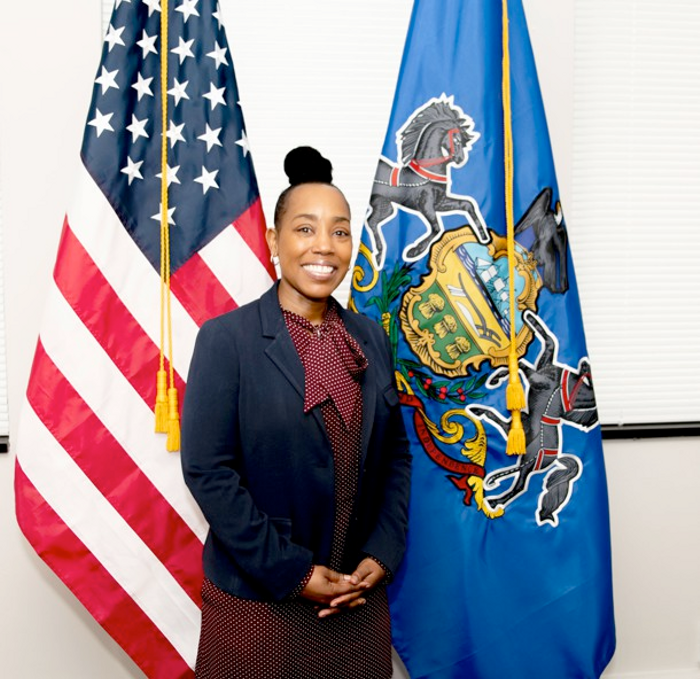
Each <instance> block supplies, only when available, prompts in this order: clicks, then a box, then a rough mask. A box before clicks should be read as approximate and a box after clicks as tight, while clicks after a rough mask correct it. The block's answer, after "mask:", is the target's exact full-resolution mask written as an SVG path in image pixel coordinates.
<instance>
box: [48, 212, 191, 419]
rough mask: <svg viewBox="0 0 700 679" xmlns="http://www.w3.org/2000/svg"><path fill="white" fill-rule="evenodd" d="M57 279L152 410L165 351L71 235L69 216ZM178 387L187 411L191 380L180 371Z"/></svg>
mask: <svg viewBox="0 0 700 679" xmlns="http://www.w3.org/2000/svg"><path fill="white" fill-rule="evenodd" d="M54 279H55V281H56V285H57V286H58V288H59V290H60V291H61V293H62V294H63V296H64V297H65V299H66V301H67V302H68V303H69V304H70V306H71V307H72V308H73V311H75V313H76V314H77V315H78V317H79V318H80V320H81V321H82V322H83V324H84V325H85V326H86V327H87V329H88V330H89V331H90V332H91V333H92V335H93V336H94V337H95V339H96V340H97V341H98V342H99V343H100V346H101V347H102V348H103V349H104V350H105V352H107V354H108V355H109V357H110V358H111V359H112V361H113V362H114V364H115V365H116V366H117V367H118V368H119V370H120V371H121V372H122V374H123V375H124V377H126V379H127V380H129V383H130V384H131V386H132V387H133V388H134V389H135V390H136V391H137V392H138V394H139V395H140V396H141V398H142V399H143V400H144V401H145V402H146V403H147V404H148V406H149V407H151V408H152V407H153V406H154V404H155V399H156V372H157V371H158V366H159V358H160V350H159V349H158V346H157V345H156V344H154V343H153V341H152V340H151V338H150V337H149V336H148V335H147V334H146V333H145V332H144V330H143V328H142V327H141V326H140V325H139V323H138V322H137V321H136V319H135V318H134V317H133V315H132V314H131V312H130V311H129V310H128V309H127V308H126V306H125V305H124V303H123V302H122V301H121V299H119V296H118V295H117V294H116V292H115V291H114V289H113V288H112V286H111V285H110V284H109V282H108V281H107V279H106V278H105V277H104V276H103V275H102V272H101V271H100V270H99V268H98V267H97V265H96V264H95V262H94V261H93V260H92V258H91V257H90V255H89V254H88V253H87V251H86V250H85V248H83V246H82V244H81V243H80V241H78V239H77V238H76V236H75V234H74V233H73V232H72V231H71V228H70V224H69V223H68V218H67V217H66V220H65V222H64V224H63V233H62V234H61V242H60V245H59V248H58V255H57V257H56V268H55V270H54ZM175 386H176V387H177V389H178V392H179V396H180V398H179V403H180V406H181V407H182V401H183V394H184V391H185V382H184V380H183V379H182V378H181V377H180V376H179V375H178V374H177V373H175Z"/></svg>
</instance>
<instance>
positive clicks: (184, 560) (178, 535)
mask: <svg viewBox="0 0 700 679" xmlns="http://www.w3.org/2000/svg"><path fill="white" fill-rule="evenodd" d="M27 398H28V400H29V403H30V404H31V406H32V408H33V409H34V411H35V412H36V414H37V416H38V417H39V419H40V420H41V421H42V422H43V423H44V425H45V426H46V428H47V429H48V430H49V431H50V432H51V434H53V436H54V438H55V439H56V440H57V441H58V443H59V444H60V445H61V447H62V448H64V450H65V451H66V452H67V453H68V454H69V455H70V456H71V458H72V459H73V460H74V461H75V462H76V464H77V465H78V466H79V467H80V469H81V470H82V471H83V473H84V474H85V475H86V476H87V477H88V478H89V479H90V481H91V482H92V483H93V484H94V485H95V487H96V488H97V489H98V490H99V491H100V493H102V495H104V497H105V499H106V500H107V501H108V502H109V503H110V504H111V505H112V506H113V507H114V508H115V509H116V510H117V512H119V514H120V515H121V517H122V518H123V519H124V520H125V521H126V522H127V523H128V524H129V525H130V526H131V528H132V529H133V530H134V532H135V533H136V534H137V535H138V536H139V537H140V538H141V540H143V542H144V543H145V544H146V545H147V546H148V547H149V549H150V550H151V551H152V552H153V553H154V554H155V555H156V556H157V557H158V558H159V559H160V560H161V562H162V563H163V565H164V566H165V567H166V568H167V569H168V570H169V571H170V573H171V574H172V576H173V577H174V578H175V580H177V582H178V583H179V584H180V586H181V587H182V588H183V589H184V590H185V592H187V594H188V595H189V596H190V598H191V599H192V600H193V601H194V602H195V603H196V604H197V605H200V589H201V585H202V575H201V571H202V567H201V564H202V543H201V542H200V541H199V539H198V538H197V536H196V535H195V534H194V533H193V532H192V531H191V529H190V528H189V526H188V525H187V524H186V523H185V521H184V520H183V519H182V518H181V517H180V515H179V514H178V513H177V512H176V511H175V510H174V509H173V508H172V507H171V506H170V504H169V503H168V502H167V500H166V499H165V498H164V497H163V496H162V495H161V494H160V492H159V491H158V489H157V488H156V487H155V486H153V484H152V483H151V481H150V480H149V479H148V477H147V476H146V475H145V474H144V473H143V472H142V470H141V469H140V468H139V466H138V465H137V464H136V463H135V462H134V460H133V459H132V458H131V457H130V456H129V455H128V453H127V452H126V451H125V450H124V448H122V446H121V445H119V443H118V442H117V440H116V439H115V438H114V436H112V434H111V432H110V431H109V430H108V429H107V428H106V427H105V426H104V424H103V423H102V422H101V421H100V419H99V417H98V416H97V415H96V414H95V413H94V412H93V411H92V410H91V409H90V407H89V406H88V404H87V403H85V401H84V400H83V399H82V398H81V397H80V395H79V394H78V392H77V391H75V389H74V388H73V386H72V385H71V384H70V382H69V381H68V380H67V379H66V377H65V376H64V375H63V374H62V373H61V372H60V370H59V369H58V368H57V367H56V365H55V364H54V363H53V362H52V361H51V359H50V358H49V356H48V355H47V354H46V352H45V350H44V347H43V345H42V344H41V342H39V343H38V345H37V349H36V354H35V356H34V364H33V366H32V372H31V376H30V380H29V387H28V389H27ZM127 427H128V423H127V422H124V429H126V428H127ZM154 436H155V434H154ZM162 454H163V455H167V454H168V453H166V452H163V453H162ZM106 460H108V461H109V462H108V463H106V462H105V461H106Z"/></svg>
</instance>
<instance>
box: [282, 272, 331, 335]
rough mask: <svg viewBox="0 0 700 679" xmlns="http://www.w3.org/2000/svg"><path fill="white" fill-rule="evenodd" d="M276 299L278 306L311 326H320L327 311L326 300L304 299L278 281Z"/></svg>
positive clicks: (283, 282)
mask: <svg viewBox="0 0 700 679" xmlns="http://www.w3.org/2000/svg"><path fill="white" fill-rule="evenodd" d="M277 297H278V299H279V303H280V306H281V307H282V308H283V309H286V310H287V311H291V312H293V313H295V314H298V315H299V316H302V317H303V318H305V319H306V320H307V321H309V322H310V323H312V324H313V325H321V323H323V318H324V316H325V315H326V310H327V309H328V298H327V297H326V298H324V299H310V298H308V297H305V296H304V295H302V294H301V293H299V292H298V291H297V290H295V289H294V288H293V287H292V286H290V285H288V284H286V283H285V281H284V280H282V281H280V285H279V287H278V288H277Z"/></svg>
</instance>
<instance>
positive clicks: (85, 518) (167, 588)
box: [19, 402, 200, 667]
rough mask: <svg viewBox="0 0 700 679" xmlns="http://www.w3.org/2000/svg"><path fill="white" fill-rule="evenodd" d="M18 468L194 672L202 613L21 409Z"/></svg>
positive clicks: (28, 412) (37, 422)
mask: <svg viewBox="0 0 700 679" xmlns="http://www.w3.org/2000/svg"><path fill="white" fill-rule="evenodd" d="M23 405H24V407H23V408H22V416H21V420H20V431H19V438H20V440H21V441H22V446H23V451H33V454H31V455H29V454H22V455H21V459H20V463H21V466H22V469H23V470H24V473H25V474H26V475H27V477H28V478H29V480H30V481H31V482H32V484H34V486H35V487H36V489H37V490H38V492H39V493H40V494H41V495H42V496H43V498H44V499H45V500H46V501H47V502H48V503H49V505H51V507H52V509H53V510H54V511H55V512H56V513H57V514H58V515H59V516H60V517H61V520H62V521H63V522H65V524H66V525H67V526H68V527H69V528H70V529H71V530H72V531H73V532H74V533H75V534H76V535H77V537H78V538H79V539H80V540H81V541H82V542H83V543H84V544H85V546H86V547H87V548H88V549H89V550H90V551H91V552H92V553H93V554H94V556H95V557H96V558H97V559H98V560H99V561H100V563H101V564H102V565H103V566H104V568H105V569H106V570H107V571H108V572H109V573H110V575H111V576H112V577H113V578H114V579H115V580H116V581H117V582H118V583H119V585H120V586H121V587H122V588H123V589H124V591H125V592H126V593H127V594H128V595H129V596H130V597H131V598H132V599H133V600H134V602H135V603H136V604H137V605H138V606H139V607H140V608H141V609H142V610H143V611H144V613H145V614H146V615H147V616H148V617H149V618H150V619H151V620H152V621H153V623H154V624H155V625H156V627H158V629H159V630H160V631H161V632H162V633H163V635H164V636H165V637H166V638H167V639H168V641H169V642H170V643H171V644H172V645H173V647H174V648H175V649H176V650H177V652H178V653H179V654H180V655H181V656H182V657H183V659H184V660H185V662H187V663H188V664H189V665H190V667H194V661H195V657H196V647H197V638H198V635H199V627H200V611H199V609H198V608H197V606H196V604H195V603H194V602H193V601H192V600H191V599H190V598H189V597H188V596H187V594H186V593H185V592H184V590H183V589H182V588H181V587H180V585H179V584H178V583H177V582H176V581H175V580H174V578H173V577H172V576H171V575H170V573H169V572H168V570H167V568H165V566H163V564H162V563H161V562H160V561H159V560H158V558H156V556H155V555H154V554H153V553H152V552H151V551H150V550H149V549H148V548H147V547H146V545H144V543H143V542H142V541H141V540H140V539H139V537H138V536H137V535H136V534H135V533H134V532H133V531H132V530H131V528H130V527H129V525H128V524H127V523H126V522H125V521H124V519H122V517H121V516H120V515H119V513H118V512H117V511H116V510H115V509H114V508H113V507H112V506H111V505H110V504H109V503H108V502H107V501H106V500H105V498H104V497H103V496H102V494H101V493H100V492H99V491H98V490H97V488H95V486H94V485H93V484H92V483H91V482H90V481H89V480H88V479H87V478H86V477H85V475H84V474H83V473H82V471H81V470H80V468H79V467H78V466H77V465H76V464H75V462H74V461H73V460H72V458H71V457H70V456H69V455H68V454H67V453H66V452H65V450H64V449H63V448H62V447H61V446H60V445H59V444H58V442H57V441H56V439H54V437H53V436H52V435H51V433H50V432H49V431H48V430H47V429H46V428H45V427H44V425H43V423H42V422H41V420H40V419H39V418H38V417H37V416H36V414H35V412H34V411H33V410H32V408H31V406H30V405H29V404H28V403H26V402H25V403H24V404H23Z"/></svg>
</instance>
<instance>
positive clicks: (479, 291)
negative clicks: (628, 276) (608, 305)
mask: <svg viewBox="0 0 700 679" xmlns="http://www.w3.org/2000/svg"><path fill="white" fill-rule="evenodd" d="M508 17H509V21H508V25H509V41H508V44H509V50H510V60H511V66H510V73H511V76H510V77H511V88H512V103H511V114H512V129H513V160H514V219H515V229H514V231H515V245H514V250H513V253H512V262H513V268H512V270H513V284H514V296H515V299H516V304H515V305H514V306H515V307H516V308H515V313H514V320H515V328H514V331H515V332H514V335H515V346H516V350H517V357H518V368H519V374H520V376H521V379H522V382H523V385H524V389H525V401H526V406H525V408H524V410H523V411H522V423H523V428H524V431H525V436H526V450H525V453H524V454H523V455H508V454H507V449H506V441H507V435H508V431H509V428H510V420H511V414H510V412H509V411H508V409H507V408H506V397H505V393H506V385H507V382H508V350H509V348H510V330H511V315H510V297H509V284H510V277H511V275H510V273H509V272H510V271H511V268H510V267H509V257H508V243H507V238H506V236H507V228H506V209H505V171H504V158H505V155H504V154H505V149H504V99H503V96H502V87H501V83H502V71H503V68H502V59H503V47H504V46H503V42H504V41H503V38H502V30H503V19H502V4H501V3H500V2H495V1H494V0H444V1H443V2H440V3H437V2H434V1H432V0H415V5H414V9H413V15H412V18H411V23H410V28H409V32H408V37H407V41H406V47H405V51H404V56H403V61H402V65H401V72H400V75H399V81H398V86H397V92H396V96H395V100H394V105H393V109H392V114H391V119H390V122H389V129H388V132H387V136H386V141H385V143H384V148H383V151H382V157H381V158H380V160H379V164H378V167H377V173H376V176H375V180H374V183H373V188H372V194H371V199H370V207H369V209H368V215H367V220H366V223H365V229H364V232H363V237H362V242H361V245H360V252H359V254H358V258H357V263H356V267H355V272H354V277H353V295H352V300H351V305H354V306H355V307H356V308H357V310H358V311H360V312H362V313H365V314H367V315H369V316H372V317H374V318H376V319H377V320H378V321H379V322H381V323H382V324H383V326H384V328H385V329H386V331H387V333H388V334H389V337H390V340H391V345H392V348H393V350H394V352H395V361H396V374H397V383H398V387H399V392H400V398H401V400H402V403H403V405H404V415H405V420H406V426H407V430H408V434H409V437H410V438H411V442H412V448H413V453H414V479H413V494H412V500H411V516H410V527H409V542H408V550H407V555H406V558H405V561H404V564H403V566H402V568H401V570H400V571H399V573H398V574H397V575H396V579H395V583H394V585H393V586H392V591H391V606H392V619H393V630H394V645H395V647H396V649H397V650H398V652H399V654H400V656H401V657H402V659H403V660H404V662H405V664H406V667H407V669H408V671H409V673H410V676H411V677H412V679H420V678H424V677H430V678H431V679H438V678H439V679H457V678H459V679H462V678H463V677H478V678H479V679H490V678H493V679H503V678H504V677H507V678H508V679H533V678H534V677H537V679H567V678H568V677H571V678H573V677H577V678H583V677H586V678H588V677H599V676H600V674H601V673H602V672H603V670H604V668H605V667H606V665H607V664H608V662H609V661H610V658H611V657H612V654H613V652H614V647H615V631H614V619H613V605H612V585H611V558H610V534H609V517H608V504H607V489H606V480H605V468H604V463H603V454H602V445H601V435H600V427H599V422H598V415H597V410H596V402H595V396H594V391H593V384H592V380H591V372H590V365H589V361H588V357H587V351H586V345H585V339H584V334H583V327H582V320H581V311H580V303H579V297H578V293H577V289H576V279H575V275H574V269H573V264H572V259H571V253H570V250H569V242H568V236H567V230H566V222H565V220H564V217H563V212H562V208H561V205H560V202H559V191H558V188H557V182H556V177H555V171H554V163H553V159H552V154H551V149H550V146H549V137H548V132H547V126H546V121H545V115H544V109H543V104H542V100H541V96H540V92H539V86H538V82H537V75H536V70H535V64H534V58H533V54H532V50H531V46H530V42H529V37H528V32H527V25H526V21H525V16H524V11H523V7H522V3H521V1H520V0H510V2H509V7H508Z"/></svg>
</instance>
